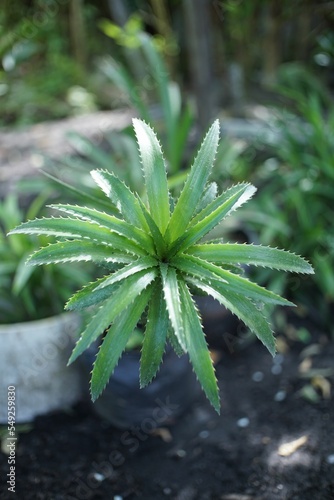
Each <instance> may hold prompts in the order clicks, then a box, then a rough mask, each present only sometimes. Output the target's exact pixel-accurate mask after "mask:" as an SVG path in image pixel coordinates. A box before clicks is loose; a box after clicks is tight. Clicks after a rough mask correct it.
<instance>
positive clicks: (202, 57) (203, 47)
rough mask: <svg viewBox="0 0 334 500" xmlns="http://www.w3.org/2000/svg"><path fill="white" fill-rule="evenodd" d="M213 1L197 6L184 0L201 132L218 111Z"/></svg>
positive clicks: (199, 0)
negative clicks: (215, 81) (212, 37)
mask: <svg viewBox="0 0 334 500" xmlns="http://www.w3.org/2000/svg"><path fill="white" fill-rule="evenodd" d="M210 3H211V2H209V1H208V0H197V2H196V6H195V5H194V2H193V1H192V0H183V15H184V23H185V29H186V35H185V42H186V46H187V52H188V58H189V70H190V75H191V86H192V90H193V93H194V96H195V102H196V106H197V117H198V124H199V127H200V129H201V132H204V131H205V129H206V128H207V127H208V125H209V123H210V121H211V120H212V118H213V114H214V111H213V103H214V100H213V90H214V89H213V85H212V77H213V72H212V63H211V58H212V52H211V49H212V44H211V24H210V15H209V14H210V13H209V7H210Z"/></svg>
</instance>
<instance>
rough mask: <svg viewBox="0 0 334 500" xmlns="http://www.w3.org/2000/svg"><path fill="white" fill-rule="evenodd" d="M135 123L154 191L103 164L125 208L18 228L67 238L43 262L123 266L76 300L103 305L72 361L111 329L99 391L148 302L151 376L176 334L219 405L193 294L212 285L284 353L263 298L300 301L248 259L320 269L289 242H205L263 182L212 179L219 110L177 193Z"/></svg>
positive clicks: (108, 184)
mask: <svg viewBox="0 0 334 500" xmlns="http://www.w3.org/2000/svg"><path fill="white" fill-rule="evenodd" d="M134 129H135V133H136V136H137V140H138V145H139V152H140V156H141V161H142V166H143V172H144V177H145V185H146V197H145V198H144V199H141V198H140V197H138V196H136V195H135V194H134V193H132V191H130V190H129V189H128V188H127V186H126V185H124V184H123V183H122V182H121V181H120V180H119V179H118V178H117V177H115V176H114V175H113V174H111V173H109V172H107V171H103V170H95V171H93V172H92V177H93V179H94V180H95V182H96V183H97V184H98V185H99V186H100V188H101V189H102V190H103V191H104V193H105V194H106V195H107V196H108V197H109V198H110V200H111V202H112V207H115V206H116V207H117V209H118V211H119V213H118V216H114V215H109V214H107V213H105V212H100V211H97V210H94V209H89V208H87V207H82V206H73V205H63V204H58V205H55V206H53V207H52V208H54V209H56V210H59V211H61V212H63V213H65V214H67V217H58V218H45V219H37V220H33V221H28V222H26V223H24V224H22V225H20V226H19V227H18V228H16V229H14V230H13V231H11V232H10V234H17V233H26V234H43V235H53V236H57V237H58V238H60V240H59V241H58V242H57V243H54V244H51V245H49V246H47V247H45V248H42V249H40V250H38V251H37V252H36V253H34V254H33V255H32V256H31V257H30V260H29V262H30V264H33V265H40V264H50V263H59V262H72V261H81V260H86V261H93V262H96V263H101V262H103V263H105V264H106V265H108V264H110V263H112V264H113V265H115V266H116V267H115V268H113V269H112V271H111V272H110V273H108V274H107V275H106V276H105V277H103V278H101V279H99V280H97V281H95V282H93V283H91V284H89V285H87V286H86V287H84V288H83V289H82V290H80V291H78V292H77V293H76V294H75V295H73V296H72V297H71V298H70V300H69V301H68V302H67V305H66V308H67V309H81V308H85V307H90V306H97V307H98V309H97V312H96V314H95V316H93V317H92V319H91V321H90V322H89V323H88V325H87V327H86V329H85V330H84V332H83V333H82V336H81V337H80V339H79V341H78V343H77V344H76V346H75V348H74V351H73V353H72V356H71V358H70V362H72V361H74V360H75V359H76V358H77V357H78V356H79V355H80V354H81V353H82V352H83V351H84V350H85V349H86V348H87V347H88V346H89V345H90V344H91V343H92V342H93V341H94V340H96V339H97V338H98V336H99V335H100V334H101V333H102V332H104V331H106V332H107V333H106V335H105V337H104V340H103V342H102V344H101V347H100V350H99V353H98V355H97V358H96V361H95V363H94V368H93V372H92V379H91V394H92V398H93V400H95V399H96V398H97V397H98V396H99V395H100V393H101V392H102V391H103V389H104V387H105V385H106V384H107V382H108V379H109V377H110V375H111V374H112V372H113V370H114V368H115V366H116V364H117V362H118V360H119V357H120V356H121V354H122V352H123V350H124V349H125V346H126V344H127V342H128V339H129V337H130V335H131V332H132V331H133V330H134V329H135V328H136V325H137V323H138V322H139V321H140V320H141V319H142V318H143V315H144V313H145V312H146V310H147V313H146V314H147V317H146V328H145V334H144V341H143V346H142V352H141V368H140V384H141V386H145V385H146V384H148V383H149V382H150V381H151V380H152V378H153V377H154V376H155V374H156V372H157V370H158V367H159V365H160V363H161V359H162V356H163V353H164V349H165V343H166V341H167V340H168V341H169V342H170V343H171V344H172V346H173V347H174V349H175V351H176V352H177V353H178V354H182V353H184V352H187V353H188V354H189V358H190V361H191V363H192V365H193V367H194V370H195V372H196V375H197V377H198V379H199V381H200V383H201V385H202V387H203V389H204V391H205V393H206V395H207V397H208V399H209V400H210V402H211V403H212V405H213V406H214V408H215V409H216V410H217V411H218V412H219V394H218V387H217V383H216V379H215V374H214V369H213V365H212V362H211V358H210V354H209V350H208V348H207V344H206V342H205V337H204V333H203V330H202V326H201V320H200V316H199V313H198V311H197V309H196V306H195V304H194V301H193V297H192V295H193V294H195V293H198V292H199V293H204V294H209V295H212V296H213V297H214V298H215V299H217V300H218V301H219V302H220V303H221V304H223V305H224V306H226V307H227V308H228V309H230V310H231V311H232V312H233V313H235V314H236V315H237V316H239V318H241V320H243V321H244V322H245V324H246V325H247V326H248V327H249V328H250V329H251V330H253V331H254V332H255V333H256V334H257V336H258V337H259V339H260V340H261V341H262V342H263V344H264V345H265V346H266V347H267V348H268V349H269V351H270V352H271V354H274V353H275V339H274V336H273V334H272V331H271V328H270V326H269V323H268V321H267V319H266V318H265V317H264V315H263V314H262V312H261V310H260V308H261V307H262V306H263V305H265V304H268V303H269V304H280V305H292V304H291V303H290V302H289V301H287V300H286V299H284V298H281V297H279V296H278V295H276V294H274V293H273V292H271V291H269V290H266V289H265V288H261V287H260V286H258V285H257V284H255V283H252V282H250V281H248V280H247V279H245V278H244V277H242V276H241V274H240V273H241V268H240V267H239V265H240V264H247V265H248V264H254V265H260V266H264V267H271V268H275V269H280V270H285V271H287V270H289V271H294V272H304V273H312V267H311V266H310V265H309V264H308V263H307V262H306V261H304V260H303V259H302V258H301V257H298V256H296V255H293V254H289V253H288V252H285V251H283V250H277V249H273V248H265V247H260V246H258V247H257V246H253V245H238V244H223V243H220V242H209V241H207V242H205V243H204V242H201V241H202V239H203V238H204V237H205V236H206V235H207V234H208V233H210V231H211V230H212V229H213V228H214V227H215V226H216V225H217V224H219V223H220V222H221V221H222V220H223V219H224V218H225V217H226V216H227V215H228V214H230V213H231V212H232V211H233V210H235V209H236V208H238V207H239V206H240V205H242V204H243V203H244V202H246V201H247V200H248V199H249V198H251V196H252V195H253V194H254V192H255V188H254V187H253V186H252V185H250V184H248V183H242V184H237V185H235V186H233V187H231V188H230V189H228V190H227V191H225V192H223V193H222V194H220V195H219V196H216V190H215V189H212V187H213V185H212V183H208V177H209V174H210V171H211V169H212V165H213V162H214V158H215V154H216V150H217V147H218V142H219V122H218V120H217V121H216V122H215V123H214V124H213V125H212V126H211V128H210V130H209V131H208V133H207V135H206V137H205V139H204V141H203V143H202V145H201V148H200V150H199V152H198V154H197V156H196V158H195V160H194V162H193V165H192V168H191V170H190V172H189V175H188V177H187V179H186V181H185V184H184V187H183V190H182V192H181V194H180V196H179V198H178V200H177V201H174V200H173V199H172V198H171V196H170V195H169V191H168V185H167V173H166V165H165V162H164V158H163V154H162V150H161V147H160V144H159V142H158V140H157V138H156V136H155V134H154V132H153V130H152V129H151V128H150V127H149V126H148V125H147V124H146V123H145V122H143V121H140V120H138V119H136V120H134ZM144 319H145V316H144Z"/></svg>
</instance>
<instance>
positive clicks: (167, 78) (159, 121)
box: [99, 31, 193, 174]
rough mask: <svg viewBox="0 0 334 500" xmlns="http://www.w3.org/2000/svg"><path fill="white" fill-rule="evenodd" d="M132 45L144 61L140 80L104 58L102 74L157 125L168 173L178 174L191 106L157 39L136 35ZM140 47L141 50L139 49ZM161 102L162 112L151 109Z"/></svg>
mask: <svg viewBox="0 0 334 500" xmlns="http://www.w3.org/2000/svg"><path fill="white" fill-rule="evenodd" d="M132 37H133V42H132V43H135V47H137V50H140V55H141V57H142V60H143V64H144V70H145V73H144V74H143V78H142V81H140V82H139V84H138V78H137V77H136V75H135V76H133V75H132V74H131V71H129V70H128V68H127V67H126V66H125V64H122V63H121V62H119V61H116V60H114V59H113V58H111V57H104V58H103V59H101V61H100V64H99V66H100V69H101V71H102V72H103V73H104V74H105V75H106V76H107V77H108V79H110V80H111V81H112V82H113V84H114V85H115V86H116V87H117V88H118V89H119V90H120V92H121V95H123V96H125V97H126V100H127V102H128V104H130V105H131V106H133V107H134V108H135V109H136V110H137V112H138V114H139V116H140V118H142V119H143V120H145V121H147V122H148V123H150V124H152V125H154V128H157V129H158V130H159V132H160V135H161V138H162V142H163V146H164V151H165V154H166V158H167V160H168V168H169V171H170V172H171V173H173V174H175V173H177V172H178V171H179V170H180V168H181V165H182V161H184V153H185V149H186V148H185V145H186V142H187V139H188V134H189V131H190V128H191V126H192V124H193V113H192V110H191V107H190V105H189V103H184V102H183V101H182V95H181V91H180V87H179V85H178V84H177V83H176V82H175V81H173V80H172V78H171V75H170V74H169V71H168V69H167V67H166V65H165V62H164V59H163V57H162V56H161V53H160V51H159V49H158V47H157V44H156V43H155V41H154V38H153V37H151V36H150V35H148V34H147V33H144V32H137V31H136V32H134V33H133V34H132ZM138 48H139V49H138ZM156 101H158V102H159V103H160V108H161V109H160V110H159V109H156V107H154V106H152V103H155V102H156Z"/></svg>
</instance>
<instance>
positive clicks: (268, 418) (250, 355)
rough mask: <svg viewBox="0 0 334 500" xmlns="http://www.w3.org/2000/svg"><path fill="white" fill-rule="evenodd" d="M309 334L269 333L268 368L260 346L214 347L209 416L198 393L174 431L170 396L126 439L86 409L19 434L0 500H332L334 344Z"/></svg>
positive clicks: (39, 422) (54, 417)
mask: <svg viewBox="0 0 334 500" xmlns="http://www.w3.org/2000/svg"><path fill="white" fill-rule="evenodd" d="M287 328H288V331H289V328H290V334H291V332H292V333H294V337H295V338H296V332H297V334H298V330H296V329H294V328H292V330H291V325H288V327H287ZM309 330H311V329H309ZM312 330H314V331H312V332H311V333H312V335H311V338H309V339H308V341H307V343H303V342H301V341H296V340H294V341H292V340H291V335H290V338H289V336H280V338H279V346H280V350H281V351H282V352H283V353H281V354H279V355H278V356H277V357H276V358H275V359H274V360H273V359H272V358H271V356H270V355H269V354H268V353H267V351H266V349H265V348H264V347H263V346H262V344H260V343H259V342H251V343H250V344H249V345H247V347H244V348H242V349H240V348H239V349H237V348H236V344H235V342H234V341H232V340H233V339H232V340H231V338H230V337H229V338H228V339H226V338H225V341H226V340H227V341H226V342H225V348H224V349H223V350H221V351H219V350H218V352H217V351H216V352H215V353H214V355H215V359H216V360H217V363H216V373H217V377H218V381H219V387H220V393H221V400H222V408H221V415H220V416H218V415H217V414H216V413H215V411H214V410H213V409H212V408H211V407H210V404H209V403H208V401H207V400H206V398H205V397H204V396H203V395H200V396H199V398H198V399H197V400H196V402H195V403H194V404H193V405H192V407H191V408H189V409H188V411H186V413H185V414H184V415H183V416H182V417H180V419H179V420H178V421H175V422H173V421H171V420H170V415H169V413H170V408H172V406H171V405H173V395H172V394H171V395H170V398H167V399H166V400H164V401H157V408H156V410H155V411H154V413H153V414H152V418H147V419H145V420H144V421H143V422H142V423H141V425H139V426H138V427H136V428H132V429H129V430H119V429H116V428H114V427H113V426H112V425H110V424H109V423H108V422H106V421H104V420H103V419H101V418H100V417H98V416H97V415H96V414H95V413H94V411H93V409H92V407H91V406H90V404H89V403H88V402H81V403H79V404H78V405H76V406H75V407H74V408H69V409H68V411H65V412H57V413H53V414H50V415H46V416H40V417H38V418H36V420H35V421H34V422H33V423H32V424H31V426H30V427H29V428H26V429H24V428H22V426H21V427H19V429H18V430H21V431H24V432H21V433H20V434H19V438H18V442H17V448H16V471H15V473H16V494H13V493H11V492H9V491H8V490H7V487H8V485H7V484H6V481H7V477H6V474H7V473H8V463H7V456H6V455H5V454H4V453H1V454H0V460H1V462H0V466H1V486H0V488H1V490H0V491H1V494H0V497H1V498H2V499H4V500H7V499H12V498H18V499H20V500H21V499H22V500H44V499H45V500H47V499H48V500H49V499H50V500H77V499H88V500H90V499H96V500H97V499H105V500H122V499H124V500H132V499H139V498H142V499H145V500H159V499H173V500H197V499H198V500H213V499H217V500H218V499H223V500H309V499H310V500H311V499H312V500H333V499H334V404H333V389H332V383H333V380H334V379H333V358H334V344H333V342H329V339H328V337H326V335H325V334H318V333H317V332H316V329H313V327H312ZM292 336H293V335H292ZM297 338H298V335H297ZM226 347H228V348H226ZM180 384H182V380H180ZM1 403H2V402H1Z"/></svg>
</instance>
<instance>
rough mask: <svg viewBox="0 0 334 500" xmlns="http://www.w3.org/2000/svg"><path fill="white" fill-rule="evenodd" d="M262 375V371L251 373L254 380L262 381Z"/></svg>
mask: <svg viewBox="0 0 334 500" xmlns="http://www.w3.org/2000/svg"><path fill="white" fill-rule="evenodd" d="M263 377H264V375H263V373H262V372H255V373H253V375H252V380H254V382H262V380H263Z"/></svg>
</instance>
